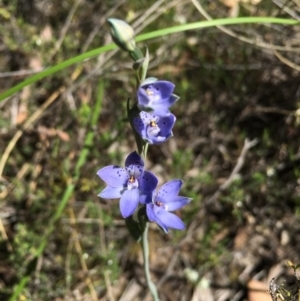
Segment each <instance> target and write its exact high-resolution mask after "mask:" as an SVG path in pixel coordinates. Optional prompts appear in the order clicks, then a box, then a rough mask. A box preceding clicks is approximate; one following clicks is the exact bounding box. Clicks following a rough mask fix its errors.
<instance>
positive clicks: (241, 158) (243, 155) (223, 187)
mask: <svg viewBox="0 0 300 301" xmlns="http://www.w3.org/2000/svg"><path fill="white" fill-rule="evenodd" d="M257 143H258V140H257V139H253V140H251V141H249V140H248V139H247V138H246V139H245V142H244V146H243V149H242V151H241V154H240V156H239V158H238V160H237V163H236V165H235V167H234V168H233V170H232V172H231V174H230V176H229V177H228V178H227V180H226V181H225V182H224V183H223V184H222V185H221V186H220V187H219V189H218V190H217V191H216V192H215V193H214V194H213V195H212V197H211V198H210V199H209V200H208V201H207V202H206V204H207V205H209V204H211V203H213V202H214V201H216V200H217V199H218V197H219V196H220V195H221V193H222V192H223V191H224V190H226V189H227V188H228V187H229V186H230V185H231V184H232V182H233V181H234V180H235V179H236V176H237V175H238V173H239V172H240V170H241V169H242V167H243V165H244V163H245V158H246V155H247V153H248V151H249V149H250V148H252V147H254V146H255V145H256V144H257Z"/></svg>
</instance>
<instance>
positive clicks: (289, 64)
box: [273, 50, 300, 71]
mask: <svg viewBox="0 0 300 301" xmlns="http://www.w3.org/2000/svg"><path fill="white" fill-rule="evenodd" d="M273 52H274V54H275V55H276V56H277V58H278V59H279V60H280V61H281V62H283V63H284V64H286V65H287V66H289V67H291V68H293V69H295V70H297V71H300V66H299V65H297V64H295V63H293V62H291V61H290V60H288V59H287V58H285V57H283V56H282V55H281V54H280V53H279V52H278V51H276V50H273Z"/></svg>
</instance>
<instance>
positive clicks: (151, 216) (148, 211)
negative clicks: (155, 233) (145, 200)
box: [146, 204, 156, 222]
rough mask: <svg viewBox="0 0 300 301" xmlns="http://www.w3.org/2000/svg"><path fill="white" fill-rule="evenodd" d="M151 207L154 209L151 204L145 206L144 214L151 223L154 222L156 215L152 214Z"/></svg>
mask: <svg viewBox="0 0 300 301" xmlns="http://www.w3.org/2000/svg"><path fill="white" fill-rule="evenodd" d="M153 207H154V205H153V204H148V205H147V206H146V213H147V216H148V219H149V221H151V222H155V221H156V215H155V213H154V210H153Z"/></svg>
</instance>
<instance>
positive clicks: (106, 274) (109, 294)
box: [103, 270, 116, 301]
mask: <svg viewBox="0 0 300 301" xmlns="http://www.w3.org/2000/svg"><path fill="white" fill-rule="evenodd" d="M103 274H104V281H105V286H106V290H107V297H108V299H109V301H115V300H116V298H115V297H114V294H113V291H112V287H111V283H110V278H109V274H110V271H109V270H106V271H104V273H103Z"/></svg>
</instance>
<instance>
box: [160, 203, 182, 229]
mask: <svg viewBox="0 0 300 301" xmlns="http://www.w3.org/2000/svg"><path fill="white" fill-rule="evenodd" d="M156 208H157V209H156ZM154 213H155V215H156V217H157V220H160V221H161V222H162V223H163V224H164V225H165V226H166V227H167V228H173V229H177V230H183V229H184V228H185V224H184V223H183V221H182V220H181V219H180V218H179V217H178V216H177V215H175V214H173V213H170V212H168V211H165V210H163V209H161V208H160V207H157V206H155V207H154ZM156 222H157V221H156Z"/></svg>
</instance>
